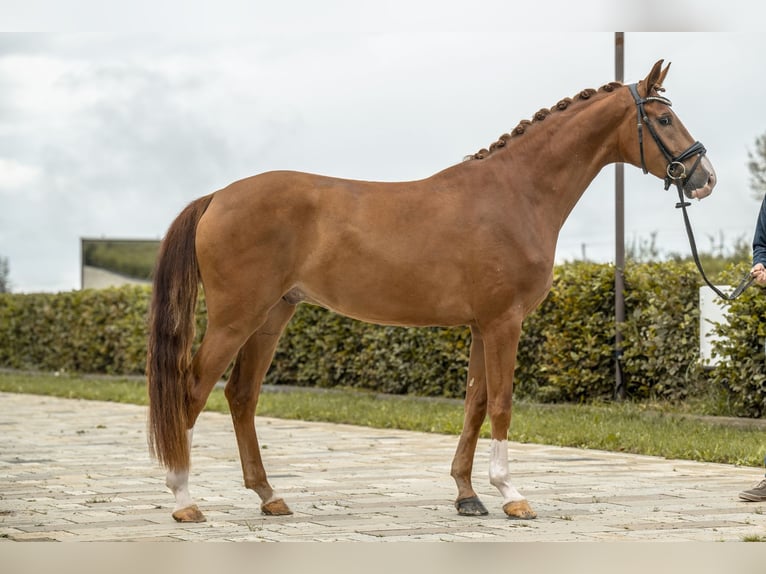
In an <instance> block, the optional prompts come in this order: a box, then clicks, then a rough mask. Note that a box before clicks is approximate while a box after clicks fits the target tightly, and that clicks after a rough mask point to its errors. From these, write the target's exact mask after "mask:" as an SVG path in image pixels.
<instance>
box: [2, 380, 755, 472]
mask: <svg viewBox="0 0 766 574" xmlns="http://www.w3.org/2000/svg"><path fill="white" fill-rule="evenodd" d="M0 391H2V392H14V393H28V394H39V395H50V396H56V397H64V398H72V399H75V398H76V399H88V400H97V401H112V402H122V403H131V404H137V405H146V404H147V396H146V389H145V384H144V382H143V381H140V380H136V379H119V378H109V377H97V376H80V375H60V376H56V375H53V374H38V373H19V372H0ZM1 405H2V401H0V406H1ZM206 408H207V410H211V411H217V412H224V413H226V412H228V405H227V403H226V399H225V397H224V395H223V391H222V390H221V389H218V388H216V389H214V390H213V393H212V394H211V396H210V398H209V400H208V403H207V407H206ZM258 415H259V416H265V417H276V418H284V419H300V420H306V421H326V422H334V423H345V424H352V425H361V426H369V427H375V428H396V429H404V430H414V431H423V432H433V433H442V434H459V433H460V431H461V428H462V423H463V407H462V404H461V403H460V402H458V401H443V400H429V399H425V398H418V397H401V396H386V395H380V394H373V393H368V392H359V391H355V390H336V389H333V390H330V391H326V392H321V391H317V390H314V389H297V390H291V391H289V392H284V391H268V390H266V391H264V393H262V395H261V399H260V401H259V405H258ZM482 436H484V437H488V436H489V424H488V422H485V423H484V426H483V427H482ZM509 439H510V440H512V441H517V442H523V443H538V444H550V445H556V446H569V447H577V448H588V449H598V450H607V451H614V452H629V453H634V454H645V455H654V456H663V457H666V458H675V459H684V460H695V461H703V462H718V463H727V464H737V465H743V466H755V467H760V466H761V465H762V464H763V459H764V455H765V454H766V441H764V429H763V428H762V427H760V426H758V425H757V424H756V423H755V422H754V423H753V424H752V426H748V425H741V424H737V425H732V424H728V422H727V421H726V420H725V419H721V420H720V422H719V421H717V420H716V419H715V418H714V417H705V418H700V417H694V416H689V415H688V414H685V413H673V412H668V411H658V410H654V409H649V408H647V407H646V405H642V404H638V403H630V402H626V403H620V404H615V403H608V404H597V405H570V404H567V405H539V404H531V403H525V402H521V401H517V402H516V404H515V405H514V410H513V422H512V424H511V431H510V434H509Z"/></svg>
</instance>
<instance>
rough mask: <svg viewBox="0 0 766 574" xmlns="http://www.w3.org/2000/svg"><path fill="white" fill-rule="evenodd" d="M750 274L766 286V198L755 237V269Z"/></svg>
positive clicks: (759, 215)
mask: <svg viewBox="0 0 766 574" xmlns="http://www.w3.org/2000/svg"><path fill="white" fill-rule="evenodd" d="M750 273H751V274H752V276H753V277H754V278H755V282H756V283H758V284H759V285H763V286H766V197H764V199H763V201H762V202H761V209H760V211H759V212H758V221H757V222H756V223H755V234H754V235H753V268H752V269H751V270H750Z"/></svg>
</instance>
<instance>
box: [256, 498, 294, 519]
mask: <svg viewBox="0 0 766 574" xmlns="http://www.w3.org/2000/svg"><path fill="white" fill-rule="evenodd" d="M261 512H263V513H264V514H265V515H267V516H287V515H289V514H292V513H293V511H292V510H290V508H289V507H288V506H287V504H285V501H284V500H283V499H281V498H277V499H276V500H272V501H270V502H264V503H263V504H261Z"/></svg>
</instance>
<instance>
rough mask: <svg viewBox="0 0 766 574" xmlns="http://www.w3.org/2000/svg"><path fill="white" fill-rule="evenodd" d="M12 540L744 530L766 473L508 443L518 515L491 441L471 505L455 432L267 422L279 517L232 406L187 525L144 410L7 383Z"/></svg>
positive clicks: (554, 538)
mask: <svg viewBox="0 0 766 574" xmlns="http://www.w3.org/2000/svg"><path fill="white" fill-rule="evenodd" d="M0 413H1V414H0V425H2V429H3V440H2V441H1V442H0V542H8V541H13V540H18V541H38V540H45V541H53V540H60V541H129V540H132V541H251V542H254V541H264V542H270V541H296V542H297V541H311V542H316V541H324V542H328V541H346V542H361V541H367V542H371V541H373V542H383V541H385V542H391V541H415V540H420V541H462V542H469V541H520V542H569V541H601V542H615V541H634V542H643V541H678V542H681V541H739V540H742V539H743V538H745V537H747V536H766V503H763V504H759V503H745V502H741V501H739V500H738V499H737V494H738V492H739V491H740V490H743V489H745V488H748V487H749V486H751V485H752V484H755V483H756V482H758V481H759V480H760V478H761V477H762V470H761V469H756V468H743V467H737V466H734V465H722V464H701V463H695V462H689V461H678V460H665V459H662V458H657V457H648V456H634V455H627V454H624V453H609V452H602V451H589V450H582V449H574V448H557V447H551V446H547V445H534V444H518V443H511V444H510V457H509V458H510V461H511V463H510V464H511V472H512V477H513V482H514V485H515V486H516V487H517V488H518V489H519V490H520V491H521V492H523V493H525V494H526V495H527V496H528V498H529V500H530V503H531V505H532V507H533V508H534V509H535V510H536V511H537V513H538V518H537V520H534V521H520V520H511V519H508V518H506V517H505V515H504V514H503V512H502V509H501V506H502V501H501V500H500V496H499V494H498V492H497V491H496V490H495V489H494V488H493V487H491V486H490V485H489V483H488V479H487V467H488V464H489V454H488V453H489V442H488V441H487V440H484V439H481V440H480V441H479V446H478V449H477V454H476V460H475V464H474V469H475V472H474V486H475V488H476V490H477V492H478V493H479V495H480V496H481V497H482V499H483V501H484V503H485V505H486V506H487V508H488V509H489V511H490V515H489V516H486V517H459V516H457V515H456V513H455V509H454V505H453V500H454V497H455V494H456V489H455V486H454V482H453V481H452V479H451V478H450V476H449V468H450V463H451V460H452V456H453V454H454V450H455V447H456V444H457V437H455V436H444V435H434V434H425V433H415V432H408V431H394V430H390V429H382V430H376V429H369V428H364V427H354V426H350V425H335V424H329V423H312V422H300V421H283V420H279V419H261V418H259V419H258V421H257V422H258V432H259V439H260V441H261V444H262V445H265V446H267V448H265V449H264V450H263V456H264V462H265V465H266V469H267V471H268V472H269V477H270V480H271V482H272V484H273V485H274V486H275V488H276V489H277V490H278V492H280V493H281V494H282V495H283V496H285V498H286V501H287V503H288V504H289V505H290V507H291V508H292V510H293V511H294V514H293V515H292V516H281V517H266V516H263V515H262V514H261V513H260V501H259V499H258V497H257V496H256V495H255V494H254V493H252V492H250V491H248V490H246V489H245V488H244V487H243V480H242V474H241V467H240V464H239V460H238V457H237V456H238V455H237V447H236V442H235V438H234V433H233V429H232V426H231V419H230V417H229V416H228V415H224V414H218V413H203V414H202V416H201V417H200V419H199V421H198V424H197V427H196V429H195V436H194V438H195V444H194V447H193V449H192V457H193V467H192V477H191V489H192V494H193V495H194V496H195V497H196V499H197V501H198V502H199V504H200V507H201V509H202V510H203V512H205V513H206V515H207V518H208V522H206V523H202V524H177V523H176V522H175V521H174V520H173V519H172V517H171V516H170V513H171V511H172V507H173V498H172V495H171V494H170V493H169V492H168V491H167V488H166V487H165V485H164V471H163V470H162V469H161V468H160V467H159V466H158V465H156V464H155V463H154V462H153V461H151V460H150V459H149V456H148V453H147V448H146V436H145V431H146V409H145V407H139V406H135V405H121V404H115V403H101V402H92V401H79V400H69V399H57V398H52V397H38V396H31V395H17V394H7V393H0Z"/></svg>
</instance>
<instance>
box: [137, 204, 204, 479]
mask: <svg viewBox="0 0 766 574" xmlns="http://www.w3.org/2000/svg"><path fill="white" fill-rule="evenodd" d="M212 198H213V196H212V195H208V196H205V197H201V198H199V199H197V200H195V201H193V202H192V203H190V204H189V205H188V206H187V207H186V209H184V210H183V211H182V212H181V214H180V215H179V216H178V217H177V218H176V219H175V221H173V223H172V224H171V226H170V228H169V229H168V232H167V235H166V236H165V239H164V240H163V241H162V244H161V245H160V250H159V255H158V257H157V263H156V266H155V269H154V286H153V289H152V303H151V309H150V311H149V340H148V344H147V356H146V379H147V388H148V392H149V425H148V431H149V432H148V440H149V450H150V452H151V453H152V455H153V456H154V457H156V458H157V460H159V462H160V463H161V464H163V465H164V466H165V467H167V468H168V469H171V470H179V471H180V470H185V469H187V468H189V442H188V440H187V430H188V427H189V425H188V422H189V421H188V414H187V406H188V402H189V389H190V385H191V376H192V375H191V349H192V343H193V342H194V335H195V316H194V313H195V309H196V305H197V291H198V287H199V266H198V263H197V255H196V252H195V236H196V231H197V223H198V222H199V220H200V218H201V217H202V214H203V213H205V210H206V209H207V207H208V205H209V204H210V200H211V199H212Z"/></svg>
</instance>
